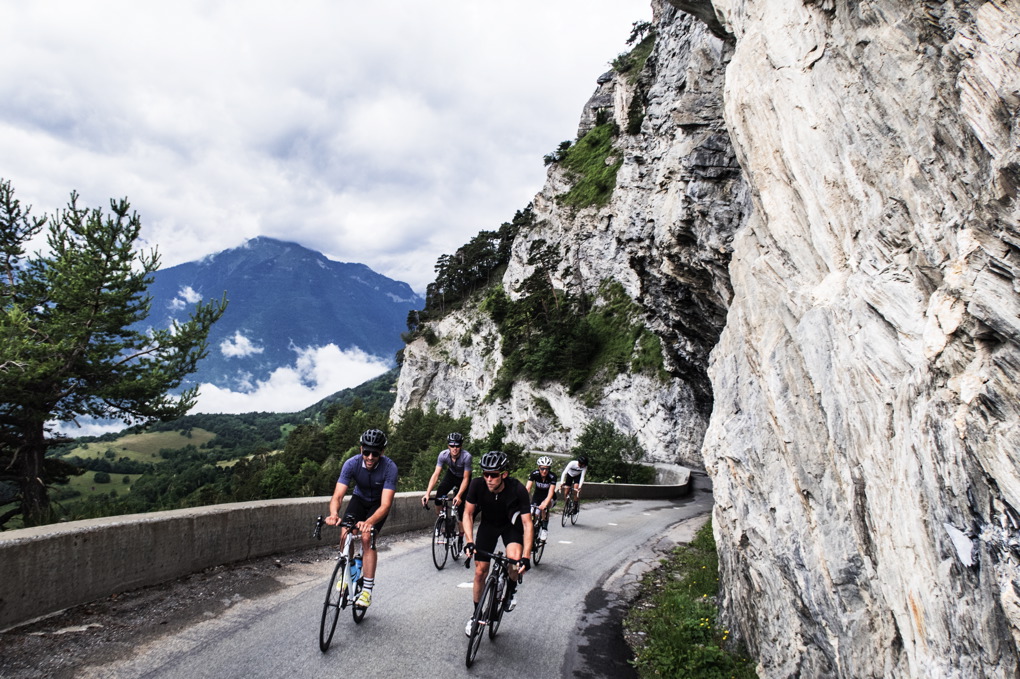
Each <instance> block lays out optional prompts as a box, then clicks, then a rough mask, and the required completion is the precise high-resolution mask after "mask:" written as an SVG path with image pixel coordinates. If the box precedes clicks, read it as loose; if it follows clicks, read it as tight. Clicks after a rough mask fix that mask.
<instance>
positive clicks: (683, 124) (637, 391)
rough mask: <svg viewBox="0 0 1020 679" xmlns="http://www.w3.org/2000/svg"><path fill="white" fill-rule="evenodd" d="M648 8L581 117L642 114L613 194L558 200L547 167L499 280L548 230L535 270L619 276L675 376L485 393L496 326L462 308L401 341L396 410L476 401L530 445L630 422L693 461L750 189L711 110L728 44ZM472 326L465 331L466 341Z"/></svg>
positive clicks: (574, 282)
mask: <svg viewBox="0 0 1020 679" xmlns="http://www.w3.org/2000/svg"><path fill="white" fill-rule="evenodd" d="M655 12H656V16H657V17H658V19H657V29H658V32H659V35H658V39H657V41H656V48H655V50H654V52H653V53H652V55H651V57H650V58H649V59H648V62H647V64H646V66H645V68H644V69H643V70H641V71H640V72H632V73H628V74H623V75H621V74H618V73H615V72H610V73H607V74H605V75H604V76H602V77H601V78H599V82H598V85H597V88H596V91H595V93H594V94H593V96H592V98H591V99H590V100H589V102H588V103H587V104H586V105H585V107H584V110H583V111H582V115H581V124H580V129H579V134H578V136H579V137H580V136H582V135H583V134H584V133H585V132H587V131H588V130H590V129H591V127H592V126H594V125H595V122H596V120H597V119H598V118H599V116H600V115H602V116H605V117H606V118H607V119H608V120H612V121H615V122H616V123H617V124H618V125H619V126H620V127H621V128H626V127H627V125H628V123H629V121H630V118H631V116H632V115H643V116H644V118H643V122H642V124H641V133H640V134H634V135H626V134H622V135H621V136H620V137H619V138H618V139H617V143H616V148H617V150H618V153H619V156H618V157H615V158H611V159H610V160H611V161H612V160H615V159H619V160H622V166H621V168H620V170H619V172H618V174H617V185H616V190H615V191H614V193H613V198H612V200H611V201H610V202H609V203H608V205H605V206H603V207H589V208H585V209H581V210H574V209H572V208H566V207H563V206H562V205H561V201H560V200H559V199H558V196H560V195H561V194H563V193H565V192H566V191H568V190H569V189H570V187H571V186H572V180H571V179H570V177H569V176H568V174H567V173H566V172H565V171H564V170H563V168H561V167H559V165H557V164H554V165H552V166H551V167H550V171H549V175H548V181H547V183H546V185H545V186H544V187H543V189H542V191H541V192H540V193H539V194H538V195H537V196H536V197H535V199H534V203H533V205H534V207H533V209H534V214H535V225H534V227H533V228H531V229H529V230H528V231H527V232H525V233H521V234H520V235H519V236H518V238H517V239H516V240H515V242H514V245H513V255H512V258H511V261H510V264H509V266H508V268H507V271H506V274H505V276H504V277H503V286H504V289H505V290H506V292H507V294H508V295H509V296H510V297H511V298H516V297H517V296H519V295H520V294H521V293H520V290H521V288H522V286H523V284H524V282H525V280H526V279H527V278H528V277H529V276H531V274H532V273H534V271H535V265H534V264H533V263H529V262H531V260H533V257H532V254H533V253H534V252H535V251H536V249H539V248H542V247H544V245H545V244H548V243H554V244H556V245H557V246H558V260H557V261H555V262H553V263H552V266H551V267H550V268H548V269H547V270H545V271H544V275H546V276H548V277H549V279H550V280H551V282H552V284H553V286H554V287H555V288H556V289H560V290H566V291H569V292H571V293H573V294H580V293H585V294H589V295H595V294H596V292H597V290H598V288H599V286H600V285H601V284H602V283H603V282H604V281H606V280H613V281H617V282H618V283H620V284H622V285H623V287H624V288H625V290H626V291H627V293H628V294H629V295H630V297H631V298H633V299H634V300H635V301H636V302H637V303H638V304H639V305H641V308H642V309H643V313H644V315H645V317H644V319H643V322H644V323H645V324H646V325H647V326H648V327H649V328H651V329H653V330H654V331H655V332H656V333H657V334H658V335H659V337H660V338H662V340H663V347H664V354H665V356H664V359H665V363H666V367H667V369H668V370H669V371H670V373H671V376H672V377H671V379H669V380H668V381H666V382H663V381H660V380H659V379H656V378H653V377H648V376H644V375H630V374H624V375H619V376H617V377H616V378H615V379H614V380H613V381H612V382H611V383H610V384H609V385H608V386H607V387H606V388H605V389H604V390H602V394H601V395H600V396H599V397H597V398H595V399H592V398H591V397H590V396H589V397H587V398H580V397H577V396H571V395H570V394H568V393H567V391H566V389H565V388H564V387H563V386H562V385H558V384H548V383H547V384H532V383H528V382H518V383H517V384H515V385H514V387H513V389H512V392H511V395H510V397H509V398H506V399H502V400H496V401H495V402H493V403H486V404H485V405H484V407H482V406H483V403H482V401H483V399H484V397H485V396H486V395H487V394H488V393H489V391H490V389H491V388H492V385H493V380H494V378H495V375H496V372H497V371H498V370H499V367H500V366H501V365H502V356H501V352H500V345H499V342H500V339H499V333H498V332H497V330H496V329H495V327H494V326H493V324H492V321H491V319H489V317H488V315H487V314H485V313H483V312H480V311H478V310H477V309H468V310H465V311H458V312H455V313H454V314H451V315H449V316H447V317H446V318H444V319H443V320H442V321H440V322H439V323H435V324H433V325H432V329H433V330H434V331H435V334H436V337H437V338H438V341H437V342H436V343H435V344H434V346H429V345H428V344H427V343H426V342H425V341H424V340H423V339H419V340H417V341H415V342H413V343H411V344H409V345H408V346H407V347H406V349H405V352H404V363H403V368H402V370H401V373H400V380H399V383H398V390H397V402H396V405H395V407H394V409H393V413H392V416H393V417H394V418H395V419H399V418H400V416H401V415H402V413H403V412H405V411H406V409H407V408H413V407H418V406H427V405H429V404H435V405H436V406H437V407H438V408H439V409H440V410H444V411H448V412H450V413H452V414H455V415H457V416H460V415H464V414H470V415H472V416H473V417H474V426H473V431H472V434H473V435H475V436H481V435H484V434H485V433H486V432H488V431H489V430H490V429H491V428H492V426H493V425H494V424H495V422H497V421H500V420H502V421H503V422H504V423H505V424H507V425H508V426H509V427H510V434H509V438H510V440H514V441H518V442H520V443H522V444H524V445H525V446H526V447H528V448H529V449H532V450H543V449H544V450H566V449H568V448H569V447H570V446H572V445H573V444H574V442H575V441H576V438H577V436H578V435H579V434H580V433H581V432H582V431H583V429H584V426H585V425H586V424H587V423H588V422H590V421H591V420H592V419H594V418H602V419H606V420H609V421H610V422H613V423H614V424H615V425H616V426H617V428H619V429H620V430H621V431H623V432H625V433H633V434H636V435H637V436H638V439H639V441H640V442H641V444H642V445H643V447H644V448H645V449H646V451H648V457H649V459H650V460H654V461H657V462H671V463H675V462H680V463H686V464H688V465H692V466H696V467H699V468H700V467H702V466H703V463H702V461H701V455H700V448H701V442H702V440H703V438H704V432H705V428H706V427H707V424H708V417H709V414H710V413H711V405H712V397H711V387H710V385H709V382H708V376H707V366H708V353H709V351H710V350H711V348H712V346H714V345H715V343H716V342H717V341H718V337H719V333H720V331H721V329H722V326H723V322H724V319H725V312H726V306H727V304H728V302H729V297H730V294H731V292H730V288H729V281H728V275H727V273H726V266H727V263H728V261H729V257H730V251H731V241H732V238H733V234H734V232H735V231H736V229H737V227H738V225H739V224H740V223H741V221H742V220H743V219H745V216H746V213H747V211H749V209H750V202H749V194H748V192H747V189H746V184H745V183H744V181H743V179H742V177H741V174H740V169H739V166H738V165H737V161H736V156H735V154H734V152H733V149H732V146H731V145H730V143H729V140H728V137H727V135H726V132H725V126H724V123H723V119H722V84H723V67H724V64H725V63H726V61H727V60H728V59H729V56H730V52H729V50H728V48H727V47H726V44H725V43H724V42H723V41H722V40H720V39H719V38H717V37H715V36H713V35H712V34H711V33H710V32H709V31H708V30H707V28H706V27H705V26H704V24H702V23H701V22H698V21H696V20H695V19H693V18H692V17H690V16H688V15H686V14H683V13H680V12H678V11H677V10H676V9H675V8H673V7H671V6H669V5H666V4H665V3H661V4H660V3H657V4H656V6H655ZM635 98H636V102H635ZM635 110H637V111H640V113H634V111H635ZM546 265H548V263H546ZM469 328H472V329H474V330H473V332H472V334H473V335H474V338H473V339H472V340H471V342H470V343H467V342H466V341H463V340H464V333H465V332H467V329H469Z"/></svg>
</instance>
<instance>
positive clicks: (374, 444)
mask: <svg viewBox="0 0 1020 679" xmlns="http://www.w3.org/2000/svg"><path fill="white" fill-rule="evenodd" d="M361 445H362V447H364V448H371V449H373V450H382V449H383V448H385V447H386V434H384V433H382V432H381V431H379V430H378V429H369V430H368V431H366V432H365V433H364V434H362V435H361Z"/></svg>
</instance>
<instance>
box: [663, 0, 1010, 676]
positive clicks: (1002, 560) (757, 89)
mask: <svg viewBox="0 0 1020 679" xmlns="http://www.w3.org/2000/svg"><path fill="white" fill-rule="evenodd" d="M677 4H679V5H684V4H688V5H690V4H696V5H699V6H700V7H699V8H698V9H699V11H701V12H702V13H703V14H705V13H706V12H705V9H706V6H707V5H708V3H707V2H702V3H683V2H680V1H679V0H678V1H677ZM713 5H714V16H715V18H716V19H717V21H718V23H719V25H720V26H722V27H724V30H725V31H728V32H729V33H730V34H731V36H732V38H731V40H732V42H733V44H734V45H735V52H734V55H733V58H732V60H731V62H730V64H729V66H728V67H727V72H726V84H725V99H726V105H725V110H726V121H727V124H728V128H729V131H730V133H731V136H732V138H733V139H734V142H735V144H736V146H737V148H738V151H739V156H740V163H741V165H742V167H743V168H744V170H745V172H746V175H747V177H748V180H749V182H750V183H751V185H752V187H753V191H754V212H753V214H752V216H751V219H750V222H749V223H748V225H747V226H746V227H745V228H743V229H742V230H741V231H740V232H739V234H738V236H737V238H736V239H735V242H734V251H733V259H732V264H731V269H730V271H731V274H732V279H731V282H732V288H733V301H732V304H731V307H730V309H729V314H728V318H727V322H726V327H725V330H724V332H723V333H722V337H721V340H720V342H719V344H718V346H717V347H716V348H715V350H714V352H713V359H712V367H711V379H712V387H713V391H714V396H715V408H714V412H713V414H712V418H711V423H710V427H709V431H708V434H707V437H706V443H705V448H704V452H705V460H706V464H707V468H708V470H709V472H710V474H711V475H712V477H713V481H714V492H715V498H716V503H717V505H716V510H715V523H714V526H715V532H716V537H717V540H718V543H719V547H720V552H721V554H722V558H723V564H722V566H723V568H722V572H723V579H724V582H725V589H726V597H725V601H724V608H725V610H726V613H727V615H728V617H729V619H730V621H731V624H733V625H735V626H737V627H738V628H739V629H740V630H741V632H742V636H743V638H744V639H745V641H746V642H747V643H748V644H749V646H750V648H751V650H752V652H753V654H754V655H755V656H756V657H757V658H758V659H759V661H760V663H761V668H760V669H761V673H762V675H763V676H768V677H830V676H840V677H889V676H901V677H908V676H909V677H985V676H994V677H1016V676H1018V673H1020V670H1018V647H1020V605H1018V602H1020V569H1018V564H1020V514H1018V511H1017V510H1018V508H1020V417H1018V415H1020V413H1018V405H1020V401H1018V396H1020V394H1018V384H1020V382H1018V376H1020V375H1018V369H1020V294H1018V293H1020V281H1018V273H1020V228H1018V208H1017V203H1016V200H1017V195H1016V194H1017V191H1016V189H1017V186H1018V182H1020V164H1018V161H1020V149H1018V142H1020V134H1018V133H1020V129H1018V118H1017V113H1018V108H1020V67H1018V60H1020V37H1018V36H1020V15H1018V7H1020V6H1018V5H1017V3H1014V2H1007V1H1005V0H992V1H989V2H980V1H975V2H945V3H943V2H904V1H900V0H869V1H868V2H856V3H844V2H831V1H828V0H818V1H812V0H803V1H802V0H713ZM709 9H713V7H709ZM708 14H709V15H711V12H708Z"/></svg>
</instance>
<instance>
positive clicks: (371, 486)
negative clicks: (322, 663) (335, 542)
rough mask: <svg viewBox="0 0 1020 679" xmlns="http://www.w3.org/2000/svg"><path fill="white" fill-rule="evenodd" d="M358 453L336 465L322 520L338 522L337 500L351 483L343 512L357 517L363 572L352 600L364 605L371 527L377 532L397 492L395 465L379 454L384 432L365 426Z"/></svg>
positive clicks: (370, 581)
mask: <svg viewBox="0 0 1020 679" xmlns="http://www.w3.org/2000/svg"><path fill="white" fill-rule="evenodd" d="M360 443H361V454H360V455H355V456H354V457H352V458H350V459H349V460H347V461H346V462H344V464H343V466H342V467H341V468H340V478H339V479H337V482H336V489H335V490H334V491H333V497H332V498H330V501H329V516H328V517H326V523H328V524H329V525H330V526H335V525H337V524H338V523H340V504H341V503H342V502H343V499H344V495H346V494H347V489H348V488H349V487H350V486H351V485H352V484H353V485H354V491H353V492H352V493H351V499H350V501H349V502H348V503H347V511H346V512H345V514H348V515H351V516H353V517H354V519H355V520H356V521H357V526H358V530H359V531H360V532H361V545H362V551H363V553H364V555H365V562H364V565H363V572H364V574H365V579H364V588H363V589H362V590H361V594H359V595H358V599H357V601H355V602H354V603H355V604H356V605H358V606H362V607H366V608H367V607H368V606H369V605H371V603H372V588H373V587H375V568H376V564H377V563H378V559H379V557H378V554H376V551H375V549H374V548H373V547H372V529H373V528H374V529H375V534H376V536H378V535H379V534H380V533H381V532H382V527H383V524H385V523H386V516H387V515H388V514H389V512H390V507H392V506H393V496H394V495H396V492H397V465H396V463H395V462H394V461H393V460H391V459H390V458H388V457H385V456H384V455H383V451H384V450H385V448H386V434H384V433H382V432H381V431H379V430H378V429H369V430H368V431H366V432H365V433H364V434H362V435H361V441H360ZM346 531H347V529H346V528H344V529H341V532H340V542H341V544H342V543H343V541H344V538H345V537H346Z"/></svg>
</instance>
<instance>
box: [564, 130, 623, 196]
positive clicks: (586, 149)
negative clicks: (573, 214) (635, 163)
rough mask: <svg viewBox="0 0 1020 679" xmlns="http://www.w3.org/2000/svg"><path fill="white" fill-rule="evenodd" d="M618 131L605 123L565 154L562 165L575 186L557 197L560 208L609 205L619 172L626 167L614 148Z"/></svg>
mask: <svg viewBox="0 0 1020 679" xmlns="http://www.w3.org/2000/svg"><path fill="white" fill-rule="evenodd" d="M618 132H619V130H618V129H617V127H616V125H615V124H614V123H602V124H600V125H598V126H596V127H594V128H593V129H592V130H591V131H590V132H588V134H586V135H584V136H583V137H581V138H580V139H578V140H577V143H576V144H574V145H573V146H571V147H570V148H568V149H567V150H566V151H564V152H563V155H562V159H561V160H560V163H561V164H562V165H563V167H564V168H565V169H566V170H567V173H568V175H569V177H570V178H571V180H572V181H573V182H574V187H573V188H572V189H570V190H569V191H567V192H566V193H563V194H561V195H559V196H557V198H558V199H559V202H560V204H561V205H565V206H567V207H573V208H578V209H580V208H585V207H590V206H592V205H594V206H598V207H601V206H603V205H605V204H606V203H608V202H609V199H610V197H611V196H612V195H613V189H614V188H616V173H617V171H618V170H619V169H620V166H621V165H623V158H621V157H620V156H619V152H617V151H615V150H614V149H613V140H614V139H615V137H616V135H617V133H618Z"/></svg>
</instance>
